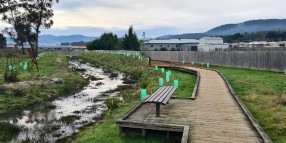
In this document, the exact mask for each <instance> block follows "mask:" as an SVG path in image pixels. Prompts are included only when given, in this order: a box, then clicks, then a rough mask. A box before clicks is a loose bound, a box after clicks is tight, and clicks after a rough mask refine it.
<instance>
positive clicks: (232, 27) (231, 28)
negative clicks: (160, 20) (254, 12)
mask: <svg viewBox="0 0 286 143" xmlns="http://www.w3.org/2000/svg"><path fill="white" fill-rule="evenodd" d="M278 30H281V31H286V19H264V20H250V21H246V22H243V23H237V24H225V25H221V26H218V27H215V28H213V29H211V30H209V31H207V32H204V33H188V34H180V35H165V36H160V37H158V38H157V39H178V38H187V39H199V38H202V37H205V36H218V35H219V36H220V35H222V36H225V35H233V34H235V33H241V34H242V33H245V32H247V33H253V32H259V31H278Z"/></svg>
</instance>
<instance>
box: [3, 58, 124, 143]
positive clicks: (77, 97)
mask: <svg viewBox="0 0 286 143" xmlns="http://www.w3.org/2000/svg"><path fill="white" fill-rule="evenodd" d="M70 68H76V69H84V70H83V71H84V72H82V73H81V75H82V76H83V77H84V78H89V77H90V76H94V77H96V78H98V79H99V80H96V81H92V80H90V82H89V85H87V86H86V87H84V89H83V90H82V91H80V92H78V93H76V94H74V95H71V96H68V97H61V98H58V99H56V100H54V101H53V102H51V104H53V105H55V106H56V108H55V109H53V110H50V111H38V112H35V111H32V110H26V111H24V112H23V114H24V115H23V116H22V117H13V118H10V119H8V120H9V121H10V123H13V124H16V125H20V126H23V127H24V128H25V129H24V130H23V131H21V132H20V134H19V135H18V136H17V137H15V138H14V139H13V140H12V141H11V142H21V141H24V140H27V139H29V140H32V141H39V140H45V141H48V142H55V141H56V140H57V139H60V138H63V137H67V136H70V135H72V134H73V133H77V132H79V128H80V127H83V126H84V124H86V123H90V122H93V123H94V122H96V120H95V119H96V118H98V117H101V116H102V114H103V112H104V111H105V110H106V109H107V107H106V106H105V105H104V100H106V99H107V98H110V97H112V96H116V95H117V94H118V93H116V92H115V93H112V94H110V95H108V96H99V95H101V94H102V93H103V92H106V91H109V90H113V89H115V88H117V87H118V86H119V85H123V80H122V79H123V74H122V73H119V72H117V71H112V72H113V73H115V74H118V77H117V78H114V77H113V76H110V75H111V73H108V72H104V71H103V69H102V68H94V67H91V66H90V65H89V64H80V63H79V62H77V61H72V62H70ZM110 77H112V78H110ZM99 83H100V84H99ZM33 110H34V109H33ZM67 115H76V116H79V117H80V118H79V119H77V120H75V121H74V122H71V123H69V124H67V123H62V122H60V121H59V119H60V118H61V117H63V116H67Z"/></svg>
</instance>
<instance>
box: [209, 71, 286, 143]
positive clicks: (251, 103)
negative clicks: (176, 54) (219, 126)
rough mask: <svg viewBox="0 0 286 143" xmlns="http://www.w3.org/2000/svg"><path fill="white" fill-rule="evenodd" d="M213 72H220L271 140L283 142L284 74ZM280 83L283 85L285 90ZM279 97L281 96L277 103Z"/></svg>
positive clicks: (285, 111) (285, 136)
mask: <svg viewBox="0 0 286 143" xmlns="http://www.w3.org/2000/svg"><path fill="white" fill-rule="evenodd" d="M212 69H216V70H219V71H220V72H221V73H222V74H223V75H224V76H225V77H226V78H227V79H228V81H229V82H230V84H231V86H232V88H233V89H234V91H235V92H236V94H237V95H238V96H239V98H240V99H241V100H242V101H243V103H244V104H245V105H246V106H247V108H248V110H249V111H250V112H251V113H252V115H253V116H254V117H255V119H256V120H257V121H258V123H259V124H260V126H261V127H262V128H263V130H264V131H265V132H266V133H267V135H268V136H269V137H270V138H271V140H272V141H273V142H275V143H286V118H285V117H286V95H285V94H286V75H285V74H283V73H276V72H270V71H258V70H250V69H239V68H226V67H213V68H212ZM281 83H284V89H283V88H281ZM281 93H282V94H281ZM279 94H280V95H282V99H280V100H279ZM283 96H284V97H283Z"/></svg>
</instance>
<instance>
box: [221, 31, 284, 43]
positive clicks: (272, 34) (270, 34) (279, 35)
mask: <svg viewBox="0 0 286 143" xmlns="http://www.w3.org/2000/svg"><path fill="white" fill-rule="evenodd" d="M223 39H224V41H225V42H227V43H237V42H251V41H286V31H261V32H255V33H247V32H245V33H243V34H240V33H236V34H234V35H227V36H223Z"/></svg>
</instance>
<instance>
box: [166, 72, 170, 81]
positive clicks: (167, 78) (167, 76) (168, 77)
mask: <svg viewBox="0 0 286 143" xmlns="http://www.w3.org/2000/svg"><path fill="white" fill-rule="evenodd" d="M166 82H170V76H169V75H168V74H167V75H166Z"/></svg>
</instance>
